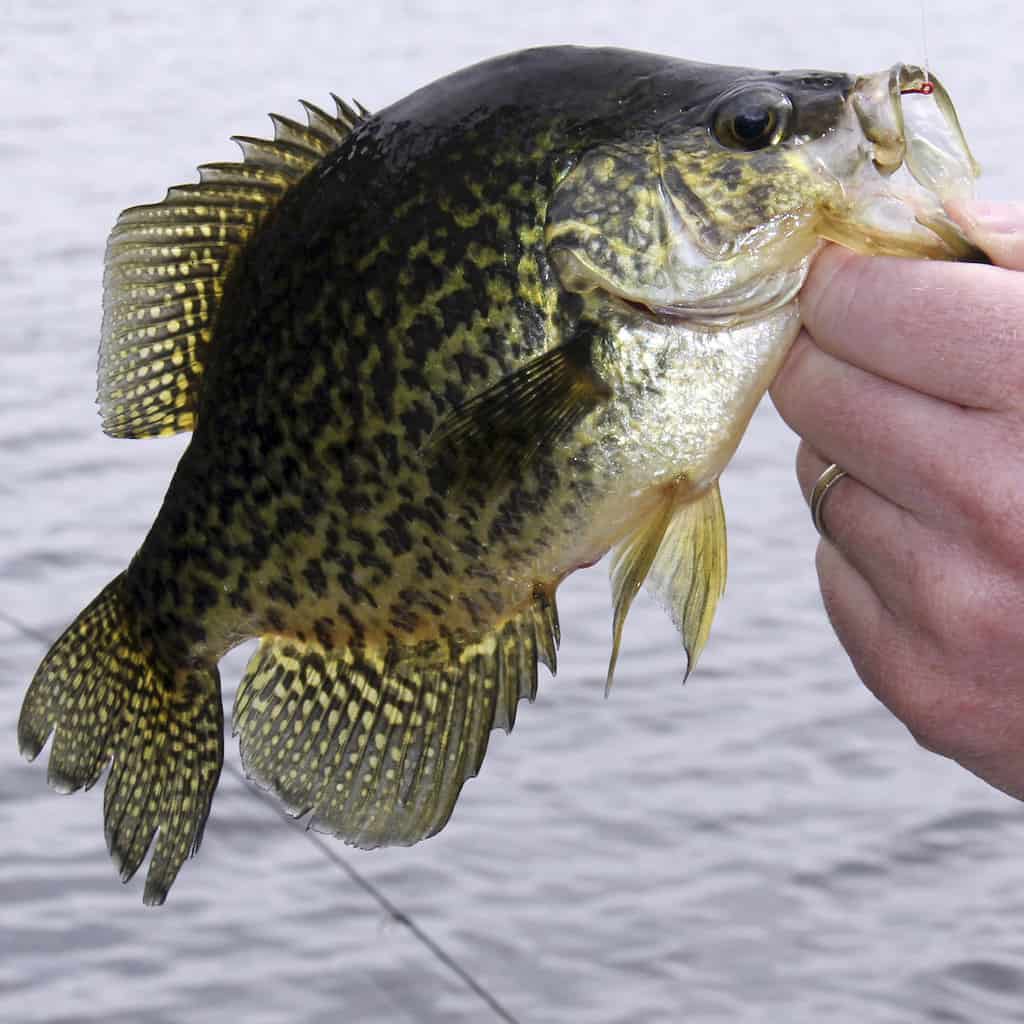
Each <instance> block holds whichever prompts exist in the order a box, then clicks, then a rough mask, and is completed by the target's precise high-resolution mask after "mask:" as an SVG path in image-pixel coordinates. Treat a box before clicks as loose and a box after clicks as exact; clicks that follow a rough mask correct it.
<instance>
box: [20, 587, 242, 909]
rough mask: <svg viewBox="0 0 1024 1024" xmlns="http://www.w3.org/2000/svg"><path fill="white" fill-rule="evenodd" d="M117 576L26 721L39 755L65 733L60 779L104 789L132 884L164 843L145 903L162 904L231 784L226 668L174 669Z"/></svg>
mask: <svg viewBox="0 0 1024 1024" xmlns="http://www.w3.org/2000/svg"><path fill="white" fill-rule="evenodd" d="M123 581H124V575H123V574H122V575H121V576H118V577H117V578H116V579H114V580H113V581H112V582H111V583H110V584H109V585H108V586H107V587H106V588H105V589H104V590H103V591H102V592H101V593H100V594H99V596H98V597H97V598H96V599H95V600H94V601H93V602H92V604H90V605H89V606H88V607H87V608H86V609H85V611H84V612H82V614H81V615H80V616H79V617H78V618H77V619H76V620H75V622H74V623H73V624H72V625H71V626H70V627H69V628H68V629H67V630H66V631H65V633H64V635H63V636H62V637H61V638H60V639H59V640H58V641H57V642H56V643H55V644H54V645H53V647H52V648H51V649H50V652H49V654H47V656H46V658H45V659H44V660H43V663H42V664H41V665H40V666H39V670H38V671H37V672H36V674H35V678H34V679H33V680H32V684H31V686H30V687H29V691H28V694H27V695H26V697H25V702H24V704H23V705H22V710H21V717H20V719H19V721H18V742H19V744H20V746H21V750H22V753H23V754H24V755H25V756H26V757H28V758H30V759H32V758H35V757H36V755H38V753H39V752H40V750H42V748H43V746H44V745H45V743H46V741H47V739H48V738H49V736H50V734H51V733H53V734H54V738H53V746H52V749H51V751H50V763H49V780H50V784H51V785H52V786H54V788H56V789H58V790H60V791H61V792H65V793H70V792H73V791H74V790H77V789H82V788H83V787H84V788H86V789H88V788H89V787H90V786H92V785H94V784H95V783H96V781H97V780H98V779H99V777H100V775H101V774H102V773H103V770H104V768H106V766H107V765H108V764H111V761H113V763H112V764H111V768H110V775H109V776H108V778H107V783H106V788H105V790H104V793H103V817H104V821H105V831H106V837H107V847H108V849H109V850H110V854H111V856H112V857H113V858H114V861H115V863H116V864H117V866H118V869H119V871H120V873H121V879H122V881H125V882H127V881H128V880H129V879H130V878H131V877H132V876H133V875H134V874H135V872H136V871H137V870H138V868H139V865H140V864H141V863H142V861H143V859H144V858H145V856H146V852H147V851H148V850H149V848H150V846H151V845H152V844H153V841H154V839H155V840H156V843H155V846H154V850H153V857H152V860H151V862H150V866H149V872H148V874H147V876H146V888H145V892H144V895H143V898H144V899H145V901H146V903H149V904H160V903H163V902H164V899H165V898H166V896H167V890H168V889H170V887H171V883H172V882H173V881H174V879H175V877H176V876H177V874H178V869H179V868H180V867H181V865H182V863H183V862H184V861H185V859H186V858H187V857H190V856H191V855H192V854H194V853H195V852H196V850H197V849H198V848H199V843H200V841H201V840H202V836H203V827H204V825H205V824H206V818H207V816H208V814H209V812H210V802H211V801H212V799H213V792H214V790H215V789H216V786H217V779H218V778H219V776H220V769H221V763H222V761H223V750H224V715H223V710H222V708H221V700H220V680H219V677H218V674H217V669H216V668H215V667H213V668H190V669H187V670H182V671H179V672H174V671H172V670H170V669H168V668H167V667H166V666H164V665H163V664H162V663H161V662H160V660H159V658H158V657H157V655H156V654H155V652H154V651H153V650H152V648H151V646H150V645H149V644H147V643H146V641H145V639H144V638H143V637H141V636H140V635H139V630H138V629H137V627H136V625H135V623H134V622H133V620H132V616H131V613H130V611H129V608H128V605H127V602H126V601H125V600H124V595H123Z"/></svg>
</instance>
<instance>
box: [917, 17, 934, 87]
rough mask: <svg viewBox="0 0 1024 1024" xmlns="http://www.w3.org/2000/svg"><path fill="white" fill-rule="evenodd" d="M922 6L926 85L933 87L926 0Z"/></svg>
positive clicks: (922, 45) (922, 37) (922, 43)
mask: <svg viewBox="0 0 1024 1024" xmlns="http://www.w3.org/2000/svg"><path fill="white" fill-rule="evenodd" d="M919 3H920V5H921V49H922V50H923V51H924V84H925V85H931V64H930V62H929V60H928V19H927V18H926V17H925V10H924V5H925V0H919Z"/></svg>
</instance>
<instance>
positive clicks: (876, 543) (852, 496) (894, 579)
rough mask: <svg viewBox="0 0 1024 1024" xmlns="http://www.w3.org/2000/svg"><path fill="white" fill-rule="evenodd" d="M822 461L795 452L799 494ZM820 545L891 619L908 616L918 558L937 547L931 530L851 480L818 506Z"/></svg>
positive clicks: (807, 491) (806, 449)
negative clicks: (835, 554)
mask: <svg viewBox="0 0 1024 1024" xmlns="http://www.w3.org/2000/svg"><path fill="white" fill-rule="evenodd" d="M827 466H828V462H827V461H826V460H825V459H824V458H823V457H822V456H821V455H819V454H818V453H817V452H816V451H815V450H814V449H813V448H811V447H810V446H809V445H808V444H806V442H805V443H802V444H801V445H800V447H799V449H798V450H797V458H796V472H797V479H798V480H799V481H800V489H801V490H802V491H803V494H804V498H805V500H806V501H807V502H808V504H810V500H811V492H812V491H813V490H814V485H815V484H816V483H817V481H818V479H819V477H820V476H821V474H822V473H823V472H824V471H825V469H826V467H827ZM821 520H822V525H823V526H824V528H825V532H826V534H827V536H825V537H824V538H823V539H824V541H825V543H829V544H833V545H835V546H836V547H837V548H838V549H839V550H840V551H841V552H842V554H843V556H844V558H845V559H846V560H847V561H848V562H849V563H850V564H851V565H852V566H853V567H854V568H855V569H856V570H857V571H858V572H859V573H860V575H861V576H862V577H863V578H864V580H865V581H866V582H867V584H868V585H869V586H870V587H871V589H872V590H873V591H874V593H875V595H876V597H877V599H878V600H879V601H880V602H881V604H882V605H883V607H885V609H886V610H887V611H889V612H890V613H891V614H893V615H901V614H906V613H907V612H912V611H913V609H914V607H915V605H916V603H917V600H918V599H917V594H916V591H915V588H916V586H917V585H918V583H919V582H920V578H921V575H922V570H921V563H922V559H926V558H928V557H935V555H934V554H933V552H938V551H939V550H940V549H941V547H942V545H941V541H940V539H939V538H937V537H936V536H935V535H934V534H933V533H932V531H930V530H928V529H927V528H926V527H925V526H923V525H922V524H921V523H920V522H919V521H918V519H917V518H916V517H915V516H914V515H912V514H911V513H909V512H907V511H906V509H903V508H900V507H899V506H898V505H894V504H893V503H892V502H890V501H887V500H886V499H885V498H883V497H882V496H881V495H879V494H877V493H876V492H875V491H873V490H871V488H869V487H867V486H865V485H864V484H863V483H862V482H861V481H860V480H858V479H857V478H856V477H853V476H845V477H843V478H842V479H841V480H839V481H838V482H836V483H835V484H833V485H832V487H830V488H829V490H828V492H827V493H826V495H825V497H824V499H823V501H822V504H821Z"/></svg>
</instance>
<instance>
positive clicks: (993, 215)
mask: <svg viewBox="0 0 1024 1024" xmlns="http://www.w3.org/2000/svg"><path fill="white" fill-rule="evenodd" d="M959 206H960V208H961V209H962V210H963V212H964V214H965V215H966V217H967V219H968V220H969V221H970V222H971V223H972V224H973V225H974V227H975V228H976V229H977V230H978V231H984V232H987V233H988V234H990V235H1012V234H1017V233H1024V203H1011V202H1006V203H998V202H992V201H990V200H970V201H962V202H961V203H959Z"/></svg>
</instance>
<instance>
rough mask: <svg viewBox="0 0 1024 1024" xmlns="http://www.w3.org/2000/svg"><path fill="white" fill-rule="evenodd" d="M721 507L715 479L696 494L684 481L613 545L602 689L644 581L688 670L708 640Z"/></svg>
mask: <svg viewBox="0 0 1024 1024" xmlns="http://www.w3.org/2000/svg"><path fill="white" fill-rule="evenodd" d="M727 561H728V559H727V552H726V537H725V512H724V510H723V508H722V496H721V494H720V493H719V490H718V483H717V481H716V482H715V483H714V484H713V485H712V486H711V487H710V488H708V489H707V490H706V491H704V492H703V494H701V495H700V496H699V497H697V498H696V499H693V498H691V497H690V496H689V495H687V494H686V493H685V492H684V491H683V489H682V487H673V488H666V490H665V492H664V495H663V498H662V500H661V501H660V502H658V503H657V505H656V506H655V508H654V509H653V510H652V511H651V512H650V513H649V514H648V516H647V517H646V518H645V519H644V520H643V522H642V523H641V524H640V525H639V526H638V527H637V529H636V530H635V531H634V532H633V533H632V534H630V535H629V536H628V537H627V538H626V539H625V540H624V541H623V542H622V543H621V544H620V545H619V546H618V547H617V548H616V550H615V553H614V555H613V558H612V564H611V577H612V593H613V598H614V603H615V618H614V622H613V626H612V653H611V658H610V660H609V664H608V678H607V682H606V684H605V693H607V692H608V691H609V690H610V689H611V685H612V678H613V675H614V673H615V663H616V661H617V660H618V656H619V644H620V643H621V640H622V628H623V626H624V625H625V621H626V614H627V613H628V612H629V608H630V605H631V604H632V603H633V598H634V597H636V594H637V591H639V589H640V586H641V585H642V584H643V583H644V582H645V581H646V583H647V588H648V590H649V591H650V592H651V594H652V595H653V596H654V597H655V598H657V600H658V601H659V602H660V603H661V604H662V605H663V606H664V607H665V608H666V609H667V610H668V612H669V614H670V615H671V616H672V621H673V622H674V623H675V625H676V628H677V629H679V631H680V633H681V634H682V638H683V647H684V648H685V650H686V658H687V664H686V675H687V676H689V674H690V673H691V672H692V671H693V669H694V667H695V666H696V664H697V659H698V658H699V657H700V653H701V651H702V650H703V649H704V645H705V643H707V639H708V634H709V632H710V631H711V622H712V620H713V619H714V616H715V609H716V607H717V606H718V600H719V598H720V597H721V596H722V592H723V591H724V589H725V577H726V568H727Z"/></svg>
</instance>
